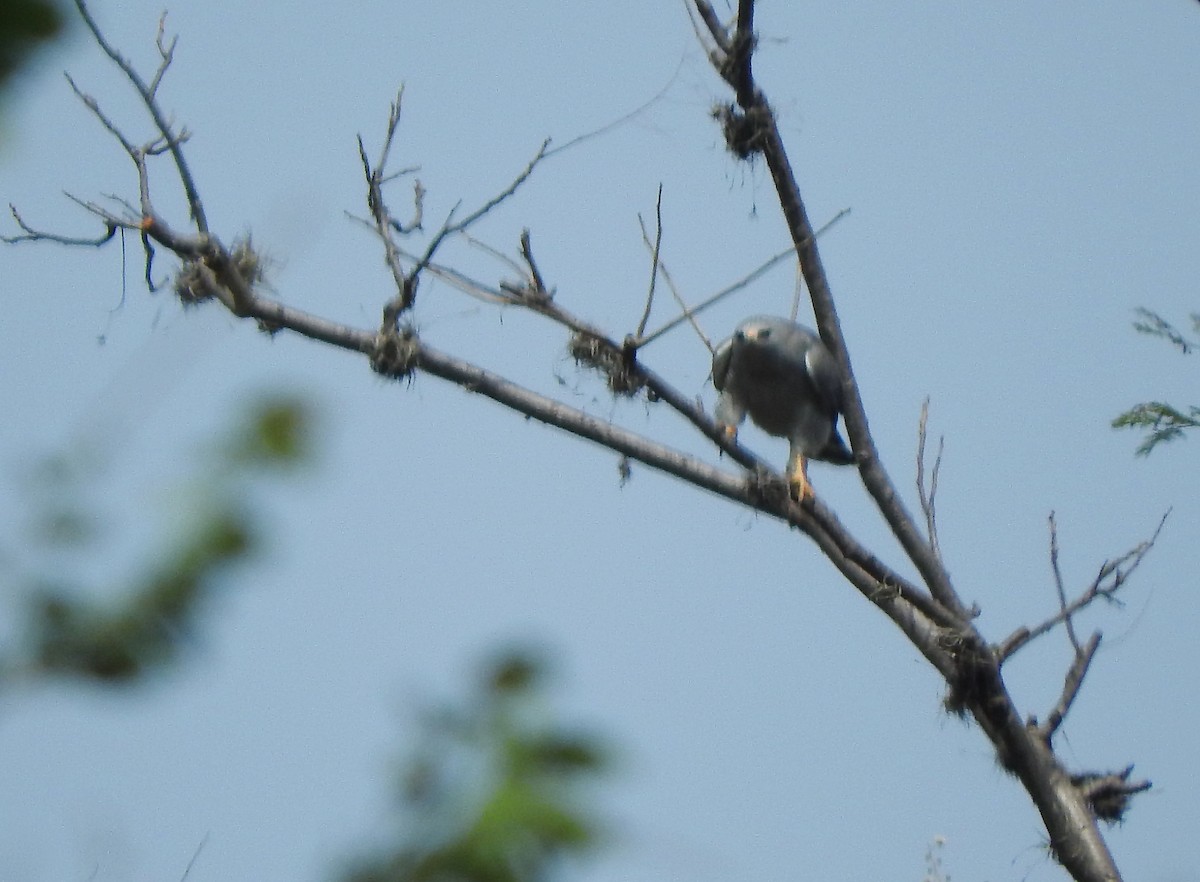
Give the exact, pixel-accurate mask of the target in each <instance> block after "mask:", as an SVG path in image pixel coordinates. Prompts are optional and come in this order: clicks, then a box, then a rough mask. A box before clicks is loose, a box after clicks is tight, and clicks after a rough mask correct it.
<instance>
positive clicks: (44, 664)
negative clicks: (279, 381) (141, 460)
mask: <svg viewBox="0 0 1200 882" xmlns="http://www.w3.org/2000/svg"><path fill="white" fill-rule="evenodd" d="M313 422H314V419H313V414H312V410H311V407H310V406H309V405H308V404H307V403H305V402H304V401H302V400H299V399H297V398H295V397H292V396H280V395H277V396H273V397H269V398H265V399H263V400H260V401H258V402H256V403H254V404H253V405H251V406H249V407H248V408H246V410H245V412H244V413H243V414H241V415H239V416H238V417H237V418H236V419H235V420H234V423H233V425H232V426H231V427H230V429H228V430H227V432H226V433H225V437H222V438H221V439H220V440H219V441H218V442H217V443H216V444H214V445H212V455H211V456H209V457H201V458H200V459H199V465H198V466H197V467H196V472H195V474H193V475H192V476H190V478H189V480H188V483H187V487H186V489H185V490H184V491H182V492H180V493H176V494H174V495H173V497H172V500H173V503H172V506H173V508H175V509H176V510H177V511H175V512H173V513H174V514H176V515H179V516H181V517H178V518H175V520H176V521H177V522H178V523H179V524H180V525H181V526H179V527H178V528H177V534H176V535H173V536H167V537H164V538H163V539H160V540H156V542H155V544H154V546H153V548H152V550H151V557H152V560H151V561H150V563H148V564H146V565H145V566H144V567H143V571H142V572H140V573H137V574H135V575H134V576H133V577H132V578H131V580H130V582H131V584H129V585H119V586H112V587H109V588H107V589H104V588H99V587H98V586H95V585H86V584H79V583H76V582H73V581H72V580H70V579H69V578H68V577H65V576H63V575H62V573H61V572H56V573H54V574H53V575H50V576H46V575H30V576H18V577H17V578H16V579H15V581H16V582H17V585H16V586H15V587H16V588H17V592H18V594H19V595H20V596H24V597H25V598H26V605H27V615H26V616H25V617H24V620H23V622H22V625H23V628H22V630H23V634H22V639H21V640H20V641H19V643H20V645H19V648H18V649H17V650H16V652H15V653H6V655H5V657H4V658H3V659H2V660H0V683H3V682H4V680H5V679H8V680H11V679H14V678H17V677H21V678H25V679H28V678H31V677H44V676H68V677H81V678H84V679H87V680H91V681H93V682H102V683H129V682H133V681H135V680H137V679H138V678H139V677H141V676H143V675H145V674H147V673H149V672H151V671H154V670H159V669H162V668H163V666H164V665H166V664H168V663H170V662H173V661H175V660H177V659H178V657H179V654H180V652H181V650H182V649H183V648H184V647H185V646H186V643H187V640H188V639H189V638H191V637H193V636H194V635H195V632H196V629H197V621H198V618H199V616H200V614H201V612H202V611H203V609H204V608H205V606H206V603H207V601H208V600H209V599H210V598H211V597H212V596H213V594H214V593H215V592H216V591H217V590H218V588H219V586H220V584H221V583H222V580H223V578H224V577H225V576H226V575H227V573H228V571H229V569H230V568H231V567H233V566H234V565H237V564H241V563H244V562H246V561H248V560H249V559H250V558H251V557H253V555H254V554H255V552H256V551H258V550H259V549H260V548H261V547H262V545H263V529H262V520H263V518H262V516H261V515H259V514H257V513H256V512H255V511H254V510H253V509H252V508H251V507H250V506H249V498H248V493H247V483H248V479H249V478H251V477H253V476H255V475H258V474H262V473H264V472H282V471H286V470H291V469H294V468H295V467H297V466H299V465H302V464H304V463H306V462H308V461H310V460H311V459H312V457H313V455H314V454H313V446H314V444H313ZM96 470H97V468H96V467H94V466H90V467H89V466H87V465H82V464H81V463H79V462H78V461H73V460H72V459H71V458H69V457H65V456H56V457H52V458H49V459H47V460H46V461H45V462H44V463H43V464H42V466H41V469H40V471H41V474H40V475H39V476H38V477H39V480H38V481H37V482H35V485H34V487H35V492H36V493H38V494H40V496H41V498H40V499H37V500H35V504H33V505H31V506H30V509H31V510H32V511H34V512H36V513H37V521H36V523H35V524H34V536H35V537H36V540H37V541H39V542H41V543H43V544H45V545H46V546H48V547H49V548H50V549H51V550H59V551H61V550H69V551H71V552H74V553H75V554H83V555H87V554H88V553H92V554H96V553H98V552H99V550H100V549H101V542H102V541H105V540H106V539H107V538H108V537H106V536H105V535H104V532H105V531H104V530H103V528H102V525H103V521H104V517H103V513H102V512H97V511H95V510H94V507H93V506H92V504H90V503H89V501H88V498H87V496H88V494H87V490H88V485H89V484H90V483H93V482H95V481H97V480H98V479H99V478H100V477H101V476H100V475H98V474H96ZM43 557H44V558H46V559H47V560H50V561H53V559H54V555H53V554H47V555H43ZM47 568H52V569H60V570H61V569H65V568H61V567H59V568H55V567H53V563H50V564H46V563H42V564H41V565H40V566H39V567H38V569H40V570H46V569H47ZM6 581H7V579H6Z"/></svg>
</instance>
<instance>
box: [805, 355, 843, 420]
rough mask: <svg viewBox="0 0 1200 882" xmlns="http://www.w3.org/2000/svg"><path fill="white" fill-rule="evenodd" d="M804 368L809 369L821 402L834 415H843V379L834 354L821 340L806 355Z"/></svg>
mask: <svg viewBox="0 0 1200 882" xmlns="http://www.w3.org/2000/svg"><path fill="white" fill-rule="evenodd" d="M804 366H805V367H806V368H808V375H809V377H810V378H811V379H812V384H813V388H814V389H816V390H817V395H818V396H819V397H820V398H821V401H822V402H823V403H824V404H825V405H827V406H828V407H829V409H830V410H832V411H833V412H834V413H841V412H842V378H841V375H840V373H839V372H838V366H837V362H836V361H834V359H833V353H832V352H830V351H829V350H828V349H826V348H825V344H824V343H822V342H821V340H820V338H816V339H814V340H813V341H812V344H811V345H810V346H809V347H808V351H807V352H805V353H804Z"/></svg>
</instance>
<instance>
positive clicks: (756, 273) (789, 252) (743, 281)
mask: <svg viewBox="0 0 1200 882" xmlns="http://www.w3.org/2000/svg"><path fill="white" fill-rule="evenodd" d="M849 213H850V209H849V208H843V209H842V210H841V211H839V212H838V213H837V214H835V215H834V216H833V217H832V218H830V220H829V221H828V222H826V223H825V224H824V225H823V226H822V227H821V228H820V229H819V230H817V231H816V232H815V233H813V238H817V237H819V236H820V235H821V234H822V233H825V232H826V231H828V230H829V229H830V228H831V227H833V225H834V224H836V223H837V222H838V221H840V220H841V219H842V218H844V217H845V216H846V215H848V214H849ZM795 253H796V249H795V247H792V248H788V249H786V250H784V251H780V252H779V253H778V254H776V255H775V256H774V257H770V258H768V259H767V260H766V262H765V263H762V264H760V265H759V266H758V267H757V268H755V269H753V270H751V271H750V272H749V273H747V274H746V275H744V276H742V278H740V279H738V280H737V281H736V282H734V283H733V284H732V285H729V286H728V287H725V288H722V289H721V290H720V291H718V292H717V293H716V294H713V295H712V296H711V297H709V298H708V299H706V300H702V301H700V303H698V304H696V305H695V306H693V307H692V308H691V309H690V310H689V309H684V311H683V314H682V315H679V316H676V317H675V318H673V319H671V320H670V321H669V322H667V323H666V324H665V325H663V326H662V327H661V328H659V329H658V330H656V331H653V332H652V333H650V334H647V335H646V336H645V337H641V338H639V339H638V341H637V342H638V345H639V346H645V345H647V344H649V343H653V342H654V341H655V340H657V339H658V338H659V337H661V336H662V335H663V334H665V333H667V332H668V331H670V330H672V329H674V328H676V327H678V326H679V325H681V324H683V322H685V321H691V320H692V319H694V318H695V317H696V316H697V315H699V314H700V313H702V312H703V311H704V310H706V309H708V308H709V307H710V306H713V305H714V304H716V303H719V302H720V301H722V300H724V299H725V298H726V297H728V296H729V295H730V294H733V293H735V292H737V291H740V290H742V289H743V288H745V287H746V286H747V285H749V284H750V283H752V282H754V281H756V280H758V279H759V278H760V277H762V276H763V275H764V274H765V273H766V272H767V271H768V270H770V269H772V268H774V267H775V266H776V265H777V264H778V263H779V262H780V261H782V260H785V259H786V258H788V257H791V256H793V255H794V254H795ZM693 324H695V322H693ZM701 339H703V335H701ZM710 348H711V347H710Z"/></svg>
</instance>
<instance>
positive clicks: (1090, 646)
mask: <svg viewBox="0 0 1200 882" xmlns="http://www.w3.org/2000/svg"><path fill="white" fill-rule="evenodd" d="M1068 621H1070V620H1069V619H1068ZM1099 648H1100V632H1099V631H1096V632H1095V633H1094V634H1092V636H1091V637H1090V638H1089V639H1088V642H1087V645H1086V646H1082V647H1077V648H1076V652H1075V659H1074V660H1073V661H1072V662H1071V667H1070V668H1069V669H1068V670H1067V676H1066V679H1065V681H1064V682H1063V691H1062V694H1061V695H1060V696H1059V698H1058V703H1057V704H1055V705H1054V707H1053V708H1052V709H1051V710H1050V713H1049V714H1047V715H1046V722H1045V723H1043V724H1042V725H1041V726H1040V727H1039V728H1038V732H1039V734H1040V735H1041V737H1042V740H1043V741H1045V742H1046V743H1047V744H1049V743H1050V739H1051V738H1053V737H1054V733H1055V732H1057V731H1058V729H1059V727H1060V726H1061V725H1062V722H1063V720H1064V719H1065V718H1066V716H1067V711H1069V710H1070V709H1071V705H1072V704H1073V703H1074V702H1075V699H1076V698H1077V697H1078V696H1079V689H1080V687H1082V686H1083V678H1084V677H1085V676H1087V672H1088V668H1089V667H1090V666H1091V664H1092V659H1093V658H1095V657H1096V650H1097V649H1099Z"/></svg>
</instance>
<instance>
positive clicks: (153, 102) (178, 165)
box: [75, 0, 208, 233]
mask: <svg viewBox="0 0 1200 882" xmlns="http://www.w3.org/2000/svg"><path fill="white" fill-rule="evenodd" d="M75 7H76V8H77V9H78V10H79V14H80V16H81V17H82V18H83V20H84V22H85V23H86V24H87V27H88V30H89V31H91V33H92V37H93V38H94V39H95V41H96V43H97V44H98V45H99V46H100V48H101V49H102V50H104V54H106V55H107V56H108V57H109V58H111V59H112V61H113V63H114V64H116V65H117V67H119V68H120V69H121V70H122V71H123V72H124V74H125V76H126V78H127V79H128V80H129V82H130V83H132V84H133V87H134V88H135V89H136V90H137V93H138V94H139V95H140V96H141V98H142V104H144V105H145V107H146V110H147V111H149V113H150V116H151V117H152V118H153V119H154V124H155V126H156V127H157V128H158V131H159V134H160V135H161V136H162V143H163V144H164V145H166V146H167V148H168V149H169V150H170V152H171V158H172V159H173V160H174V161H175V169H176V171H177V172H178V173H179V181H180V183H181V184H183V192H184V195H185V196H186V198H187V203H188V208H189V210H190V211H191V215H192V220H193V221H195V223H196V229H197V230H198V231H199V232H201V233H207V232H208V220H207V218H206V217H205V214H204V205H203V203H202V202H201V201H200V194H199V193H198V192H197V190H196V183H195V180H194V179H193V178H192V171H191V169H190V168H189V167H188V163H187V160H186V159H185V158H184V155H183V150H182V149H181V148H180V138H179V136H178V135H176V134H175V133H174V131H173V129H172V128H171V123H170V121H169V120H168V119H167V118H166V117H165V116H164V115H163V112H162V109H161V108H160V107H159V106H158V100H157V98H156V92H157V90H158V86H159V83H160V82H161V81H162V78H163V75H164V74H165V73H166V71H167V68H168V67H170V65H171V61H172V59H173V57H174V51H175V40H174V39H172V40H171V43H170V45H169V46H164V45H163V36H162V33H163V28H164V22H163V20H160V21H159V33H158V40H157V45H158V47H159V55H160V57H161V59H162V61H161V63H160V65H159V67H158V70H157V71H156V72H155V74H154V78H153V80H152V83H153V88H151V85H150V84H148V83H146V81H145V80H143V79H142V78H141V76H140V75H139V74H138V72H137V71H136V70H134V67H133V65H132V64H131V63H130V62H129V61H128V60H127V59H126V58H125V57H124V56H123V55H121V53H120V52H118V51H117V50H116V49H115V48H114V47H113V46H112V44H111V43H109V42H108V40H107V39H105V37H104V34H103V33H102V32H101V31H100V27H99V25H97V24H96V20H95V19H94V18H92V14H91V12H89V11H88V8H87V3H86V2H84V0H75ZM122 143H124V140H123V141H122Z"/></svg>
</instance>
